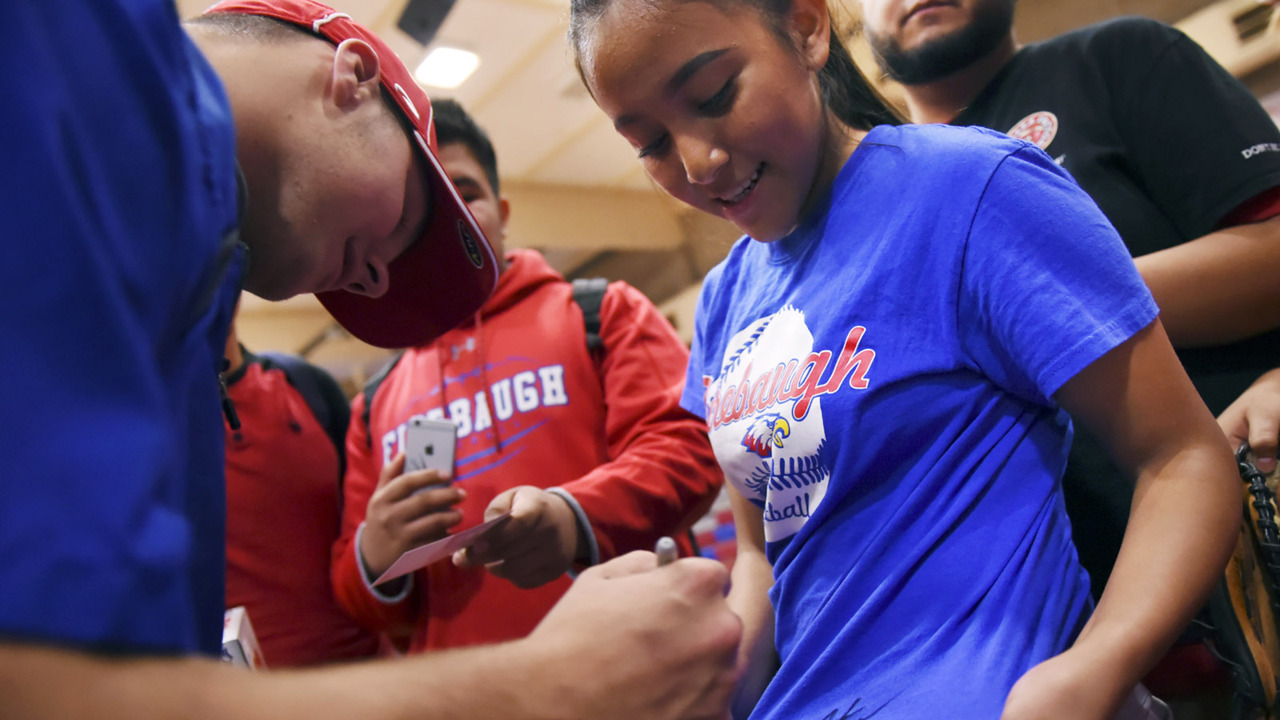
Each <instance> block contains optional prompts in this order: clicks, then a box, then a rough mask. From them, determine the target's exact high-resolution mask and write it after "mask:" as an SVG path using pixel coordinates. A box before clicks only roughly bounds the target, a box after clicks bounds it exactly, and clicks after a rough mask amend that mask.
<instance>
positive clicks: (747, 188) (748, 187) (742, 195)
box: [715, 163, 764, 206]
mask: <svg viewBox="0 0 1280 720" xmlns="http://www.w3.org/2000/svg"><path fill="white" fill-rule="evenodd" d="M762 172H764V163H760V164H759V165H758V166H756V171H755V172H753V173H751V177H749V178H747V181H746V182H744V183H742V186H741V187H739V188H738V189H737V190H735V191H734V193H733V194H732V195H730V196H729V197H727V198H723V197H718V198H716V199H715V201H716V202H718V203H720V204H721V205H726V206H733V205H737V204H738V203H740V202H742V201H743V200H745V199H746V197H747V196H748V195H750V194H751V191H752V190H755V189H756V185H757V184H758V183H759V182H760V174H761V173H762Z"/></svg>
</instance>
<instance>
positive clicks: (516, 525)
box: [453, 486, 578, 588]
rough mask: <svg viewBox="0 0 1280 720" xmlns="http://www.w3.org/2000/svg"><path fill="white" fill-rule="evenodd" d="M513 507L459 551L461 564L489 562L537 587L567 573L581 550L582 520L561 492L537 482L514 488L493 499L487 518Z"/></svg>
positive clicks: (505, 575) (500, 572)
mask: <svg viewBox="0 0 1280 720" xmlns="http://www.w3.org/2000/svg"><path fill="white" fill-rule="evenodd" d="M507 511H510V512H511V516H510V517H509V518H508V519H507V520H506V521H505V522H503V523H502V524H500V525H498V526H497V527H495V528H493V529H492V530H489V531H486V532H485V534H484V535H483V536H481V538H480V539H479V540H477V541H476V543H475V544H474V545H472V546H471V547H469V548H467V549H466V550H459V551H458V552H457V553H455V554H454V556H453V562H454V564H455V565H457V566H459V567H476V566H481V565H483V566H486V567H488V569H489V572H492V573H493V574H494V575H497V576H498V577H502V578H506V579H508V580H510V581H511V582H513V583H515V584H516V585H517V586H518V587H522V588H534V587H538V586H539V585H543V584H545V583H548V582H551V581H552V580H555V579H556V578H558V577H560V576H561V575H563V574H564V573H565V572H566V571H567V570H569V568H570V567H571V566H572V565H573V561H574V558H575V557H576V556H577V554H578V520H577V517H576V516H575V515H574V513H573V509H572V508H570V507H569V504H568V503H567V502H565V501H564V499H562V498H561V497H559V496H557V495H555V494H553V493H549V492H547V491H546V490H542V489H539V488H536V487H530V486H520V487H514V488H511V489H510V490H507V491H506V492H504V493H502V494H501V495H499V496H497V497H496V498H494V499H493V502H491V503H489V507H487V508H485V511H484V517H485V519H486V520H488V519H489V518H491V517H494V516H496V515H500V514H502V513H504V512H507Z"/></svg>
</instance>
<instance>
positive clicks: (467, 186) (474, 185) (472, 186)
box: [450, 175, 483, 190]
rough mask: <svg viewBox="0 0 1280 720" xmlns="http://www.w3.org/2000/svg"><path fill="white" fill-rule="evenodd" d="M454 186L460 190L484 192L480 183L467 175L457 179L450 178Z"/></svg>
mask: <svg viewBox="0 0 1280 720" xmlns="http://www.w3.org/2000/svg"><path fill="white" fill-rule="evenodd" d="M450 180H451V181H452V182H453V186H454V187H456V188H458V189H459V190H482V189H483V188H482V186H481V185H480V181H479V180H476V179H475V178H473V177H470V176H467V175H459V176H458V177H456V178H450Z"/></svg>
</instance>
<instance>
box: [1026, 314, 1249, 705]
mask: <svg viewBox="0 0 1280 720" xmlns="http://www.w3.org/2000/svg"><path fill="white" fill-rule="evenodd" d="M1055 398H1056V399H1057V400H1058V401H1059V402H1060V403H1061V405H1062V407H1063V408H1065V409H1066V410H1067V411H1068V412H1070V413H1071V416H1072V417H1073V418H1074V420H1075V421H1076V422H1077V423H1079V424H1081V425H1084V426H1086V427H1088V428H1089V429H1090V430H1091V431H1093V432H1094V433H1095V434H1096V435H1097V436H1098V437H1100V438H1102V439H1103V441H1104V442H1105V443H1106V444H1107V445H1108V447H1109V448H1110V450H1111V452H1112V454H1113V455H1114V457H1115V458H1116V460H1117V462H1118V463H1119V464H1120V466H1121V467H1122V468H1124V469H1125V470H1127V471H1128V472H1130V473H1131V474H1132V476H1133V477H1134V478H1136V481H1137V483H1136V487H1135V489H1134V496H1133V508H1132V510H1131V511H1130V515H1129V523H1128V526H1127V529H1126V531H1125V537H1124V542H1123V543H1122V545H1121V547H1120V554H1119V557H1118V558H1117V560H1116V564H1115V569H1114V571H1113V572H1112V575H1111V579H1110V581H1109V582H1108V584H1107V587H1106V589H1105V591H1104V593H1103V595H1102V598H1101V600H1100V601H1099V603H1098V607H1097V609H1096V610H1095V611H1094V614H1093V616H1092V617H1091V618H1090V619H1089V621H1088V623H1087V624H1086V625H1085V627H1084V629H1083V630H1082V631H1081V633H1080V636H1079V638H1077V640H1076V643H1075V644H1074V645H1073V646H1072V647H1071V648H1070V649H1069V650H1067V651H1066V652H1064V653H1063V654H1061V655H1059V656H1057V657H1055V658H1052V659H1050V660H1048V661H1046V662H1044V663H1041V664H1040V665H1038V666H1036V667H1035V668H1032V669H1031V671H1029V672H1028V673H1027V674H1026V675H1024V676H1023V678H1022V679H1021V680H1019V681H1018V683H1017V684H1016V685H1015V686H1014V688H1013V691H1012V692H1011V693H1010V695H1009V699H1008V701H1007V704H1006V706H1005V713H1004V716H1003V717H1004V719H1005V720H1013V719H1014V718H1017V719H1018V720H1024V719H1027V718H1050V717H1062V713H1063V712H1064V710H1065V709H1066V708H1070V709H1071V710H1070V715H1071V716H1072V717H1073V718H1082V719H1084V718H1088V719H1096V720H1110V718H1112V717H1113V716H1114V715H1115V713H1116V711H1117V709H1118V708H1119V707H1120V704H1121V702H1122V701H1123V700H1124V699H1125V697H1126V696H1127V695H1128V694H1129V693H1130V692H1131V691H1132V689H1133V687H1134V685H1136V684H1137V683H1138V681H1139V680H1140V679H1141V678H1142V676H1143V675H1144V674H1145V673H1146V672H1147V670H1148V669H1150V668H1151V666H1152V665H1153V664H1155V662H1156V661H1157V660H1158V659H1159V658H1160V657H1161V655H1162V654H1163V653H1164V652H1165V651H1166V650H1167V649H1168V647H1169V646H1170V645H1171V644H1172V643H1173V641H1174V639H1175V638H1176V637H1177V636H1178V634H1179V633H1180V632H1181V631H1182V630H1183V629H1185V628H1186V626H1187V623H1188V622H1189V621H1190V620H1191V618H1192V616H1193V615H1194V614H1195V613H1196V611H1197V610H1198V609H1199V608H1200V607H1201V606H1202V604H1203V603H1204V600H1205V598H1206V597H1207V596H1208V594H1209V591H1210V589H1211V588H1212V587H1213V585H1214V583H1215V582H1217V581H1218V579H1219V578H1220V577H1221V575H1222V572H1223V570H1224V568H1225V566H1226V562H1227V558H1228V557H1229V556H1230V554H1231V550H1232V547H1233V544H1234V541H1235V537H1236V534H1237V532H1238V531H1239V523H1240V518H1241V505H1240V503H1241V495H1240V487H1239V486H1240V481H1239V478H1238V476H1237V474H1236V469H1235V463H1234V459H1233V457H1232V454H1231V450H1230V448H1229V447H1228V445H1227V443H1226V442H1224V441H1223V437H1222V431H1221V430H1219V429H1218V426H1217V424H1216V423H1215V421H1214V418H1213V416H1212V415H1211V414H1210V413H1209V411H1208V409H1207V408H1206V407H1205V406H1204V403H1203V402H1202V401H1201V400H1200V397H1199V396H1198V395H1197V394H1196V391H1195V389H1194V388H1193V387H1192V385H1191V382H1190V381H1189V380H1188V379H1187V376H1186V373H1185V372H1184V371H1183V369H1182V366H1181V364H1179V362H1178V359H1177V357H1176V356H1175V355H1174V352H1173V348H1172V346H1171V345H1170V344H1169V339H1168V337H1167V336H1166V335H1165V332H1164V328H1163V326H1162V325H1161V324H1160V321H1159V320H1158V319H1157V320H1155V321H1153V322H1152V323H1151V324H1150V325H1148V326H1147V327H1146V328H1144V329H1143V330H1141V331H1139V332H1138V333H1137V334H1135V335H1134V336H1133V337H1132V338H1130V339H1129V340H1127V341H1126V342H1125V343H1123V344H1121V345H1120V346H1118V347H1116V348H1115V349H1113V350H1111V351H1110V352H1108V353H1107V354H1105V355H1103V356H1102V357H1101V358H1099V359H1098V360H1096V361H1095V362H1094V363H1093V364H1091V365H1089V366H1088V367H1087V368H1085V369H1084V370H1083V371H1081V372H1080V373H1079V374H1078V375H1076V376H1075V377H1074V378H1072V379H1071V380H1069V381H1068V382H1067V383H1065V384H1064V385H1063V386H1062V388H1061V389H1060V390H1059V391H1058V392H1057V393H1056V394H1055Z"/></svg>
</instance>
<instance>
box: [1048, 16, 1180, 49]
mask: <svg viewBox="0 0 1280 720" xmlns="http://www.w3.org/2000/svg"><path fill="white" fill-rule="evenodd" d="M1185 37H1186V35H1184V34H1183V32H1182V31H1181V30H1178V29H1177V28H1175V27H1172V26H1170V25H1166V24H1165V23H1162V22H1160V21H1159V20H1153V19H1151V18H1147V17H1139V16H1134V15H1126V16H1123V17H1117V18H1112V19H1110V20H1104V21H1103V22H1100V23H1095V24H1093V25H1086V26H1085V27H1082V28H1078V29H1076V30H1072V31H1070V32H1066V33H1063V34H1062V35H1059V36H1057V37H1055V38H1053V39H1051V40H1046V41H1044V42H1042V43H1037V44H1035V45H1032V46H1030V47H1032V48H1037V49H1038V50H1039V51H1041V52H1043V51H1045V50H1059V51H1066V50H1070V49H1074V50H1077V51H1078V52H1080V53H1081V54H1083V55H1086V56H1093V55H1096V54H1097V53H1106V52H1113V53H1114V52H1118V53H1143V52H1159V51H1160V50H1161V49H1163V48H1165V47H1167V46H1168V45H1170V44H1171V43H1174V42H1176V41H1178V40H1181V39H1183V38H1185Z"/></svg>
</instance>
